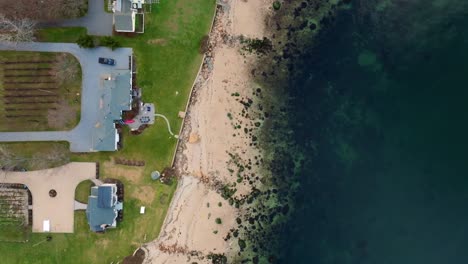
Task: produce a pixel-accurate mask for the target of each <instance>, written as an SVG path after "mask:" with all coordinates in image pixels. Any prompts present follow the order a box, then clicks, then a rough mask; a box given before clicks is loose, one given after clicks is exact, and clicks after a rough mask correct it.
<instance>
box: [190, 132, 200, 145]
mask: <svg viewBox="0 0 468 264" xmlns="http://www.w3.org/2000/svg"><path fill="white" fill-rule="evenodd" d="M198 141H200V136H199V135H198V134H197V133H190V136H189V140H188V142H189V143H190V144H195V143H197V142H198Z"/></svg>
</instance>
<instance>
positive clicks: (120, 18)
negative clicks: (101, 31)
mask: <svg viewBox="0 0 468 264" xmlns="http://www.w3.org/2000/svg"><path fill="white" fill-rule="evenodd" d="M114 21H115V23H114V26H115V31H124V32H133V31H134V30H135V29H134V25H135V24H134V21H133V14H131V13H115V14H114Z"/></svg>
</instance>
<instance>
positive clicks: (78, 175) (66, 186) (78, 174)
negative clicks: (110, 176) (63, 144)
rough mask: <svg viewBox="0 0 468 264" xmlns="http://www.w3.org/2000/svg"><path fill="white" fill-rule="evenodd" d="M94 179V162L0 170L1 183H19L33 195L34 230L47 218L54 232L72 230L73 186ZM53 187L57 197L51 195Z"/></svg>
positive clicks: (36, 230)
mask: <svg viewBox="0 0 468 264" xmlns="http://www.w3.org/2000/svg"><path fill="white" fill-rule="evenodd" d="M95 178H96V163H94V162H72V163H68V164H66V165H64V166H61V167H57V168H53V169H47V170H38V171H26V172H18V171H11V172H10V171H8V172H6V171H0V183H21V184H25V185H26V186H28V188H29V190H30V191H31V194H32V199H33V201H32V213H33V224H32V230H33V232H43V229H42V228H43V226H42V224H43V221H44V220H49V221H50V231H51V232H53V233H73V227H74V209H75V207H74V205H75V204H74V201H75V189H76V186H78V184H79V183H80V182H82V181H84V180H88V179H95ZM51 189H54V190H55V191H56V192H57V196H55V197H50V196H49V191H50V190H51Z"/></svg>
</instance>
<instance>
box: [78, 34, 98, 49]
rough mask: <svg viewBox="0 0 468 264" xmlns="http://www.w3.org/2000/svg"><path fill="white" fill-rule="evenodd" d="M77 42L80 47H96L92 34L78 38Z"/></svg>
mask: <svg viewBox="0 0 468 264" xmlns="http://www.w3.org/2000/svg"><path fill="white" fill-rule="evenodd" d="M76 44H78V46H80V48H85V49H86V48H87V49H89V48H94V38H93V37H92V36H90V35H82V36H80V37H79V38H78V39H77V40H76Z"/></svg>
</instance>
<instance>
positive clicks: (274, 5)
mask: <svg viewBox="0 0 468 264" xmlns="http://www.w3.org/2000/svg"><path fill="white" fill-rule="evenodd" d="M280 8H281V3H280V2H279V1H275V2H273V9H274V10H279V9H280Z"/></svg>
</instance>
